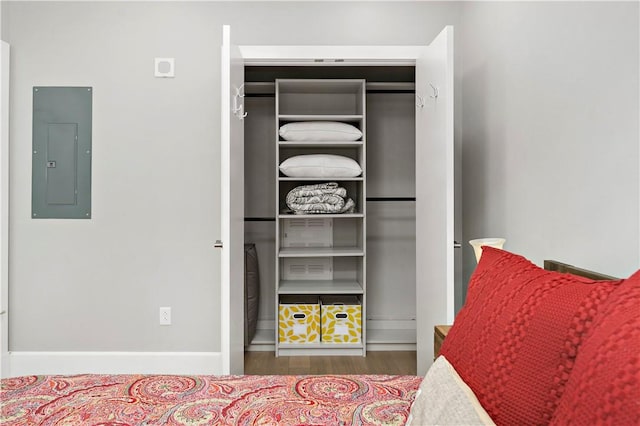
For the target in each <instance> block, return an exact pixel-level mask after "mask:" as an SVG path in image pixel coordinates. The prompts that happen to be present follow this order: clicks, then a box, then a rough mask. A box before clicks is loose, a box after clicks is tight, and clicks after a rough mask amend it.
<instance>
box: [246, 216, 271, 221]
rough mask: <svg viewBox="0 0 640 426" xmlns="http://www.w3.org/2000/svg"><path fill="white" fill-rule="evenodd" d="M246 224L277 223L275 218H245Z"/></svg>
mask: <svg viewBox="0 0 640 426" xmlns="http://www.w3.org/2000/svg"><path fill="white" fill-rule="evenodd" d="M244 221H245V222H275V221H276V218H275V217H245V218H244Z"/></svg>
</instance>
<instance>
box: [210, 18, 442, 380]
mask: <svg viewBox="0 0 640 426" xmlns="http://www.w3.org/2000/svg"><path fill="white" fill-rule="evenodd" d="M427 42H428V40H425V45H424V46H234V45H233V43H232V42H231V28H230V27H228V26H224V27H223V43H222V55H221V97H220V99H221V155H220V167H221V201H222V203H221V222H220V223H221V227H220V236H219V238H220V241H218V242H217V243H216V244H215V246H216V247H218V248H220V249H221V250H220V251H219V253H220V264H221V303H220V309H221V352H220V353H221V371H222V372H223V373H242V371H243V357H242V354H243V352H244V349H245V345H244V344H243V343H244V339H243V323H244V321H243V312H242V306H243V303H244V297H243V290H242V284H241V283H242V282H243V276H244V265H243V264H244V262H243V260H244V256H243V246H244V242H245V241H247V242H253V243H255V244H256V246H257V248H258V252H259V263H260V280H261V290H263V291H262V292H261V295H260V298H261V302H260V308H261V309H260V311H261V312H260V319H261V321H260V324H259V330H258V333H257V334H256V336H255V338H254V339H253V340H252V342H251V345H250V346H249V349H250V350H269V351H273V350H278V351H279V350H280V349H285V350H286V351H283V352H281V353H280V354H281V355H284V354H285V352H287V354H289V353H291V354H294V353H293V352H294V351H296V350H297V349H298V348H302V346H298V343H299V342H288V343H287V344H286V345H284V346H283V347H281V348H278V347H276V338H277V335H276V327H277V321H276V311H277V309H278V308H279V305H281V304H283V303H284V304H287V303H289V302H290V301H289V300H288V299H289V296H312V297H316V296H317V297H322V296H325V295H326V296H340V295H341V294H340V293H341V291H337V292H335V291H334V290H331V291H325V290H327V289H324V290H323V289H322V288H319V287H317V286H316V287H313V289H309V291H308V292H307V291H306V290H307V289H306V288H305V291H301V290H300V288H294V287H291V286H290V285H289V284H293V283H288V282H286V281H291V280H288V279H284V277H283V276H282V275H281V272H282V266H283V258H287V257H288V256H287V252H288V253H289V254H290V253H293V252H295V251H296V250H298V249H294V250H293V251H288V249H289V248H290V247H287V246H286V244H284V239H283V234H282V232H283V229H282V228H283V227H284V226H285V225H284V224H285V223H286V224H287V225H286V226H288V227H289V228H288V229H289V230H288V231H287V232H289V231H294V230H293V228H292V227H291V225H293V221H292V219H295V218H289V217H281V215H282V214H289V213H290V212H286V211H285V208H289V207H291V206H290V205H289V204H287V203H286V201H285V200H286V196H285V195H284V193H285V192H286V193H287V194H288V192H289V191H291V190H293V189H295V188H297V187H298V186H299V185H301V184H305V183H321V182H319V180H318V179H317V177H316V176H313V179H311V182H307V181H301V180H299V176H293V177H294V178H295V179H291V180H289V179H288V178H289V177H290V176H287V175H283V174H282V171H281V170H280V168H279V167H280V165H281V164H280V163H281V161H280V156H281V154H284V156H283V159H287V158H290V157H294V156H296V155H298V154H302V153H304V152H306V151H308V150H309V149H310V148H311V147H307V146H305V147H296V146H289V145H286V144H282V146H281V142H287V141H286V140H282V139H280V138H279V137H280V136H279V130H280V129H279V128H278V127H281V126H282V124H286V123H288V122H291V121H297V120H298V118H300V117H292V116H306V115H310V116H313V115H319V114H316V113H314V112H313V111H311V112H305V111H304V110H303V109H304V108H305V105H306V101H304V102H303V101H300V102H298V101H296V102H294V104H295V105H296V108H294V110H291V111H284V112H283V111H279V110H278V109H277V99H278V90H277V87H276V86H277V85H276V81H294V80H295V81H300V80H305V79H306V80H320V81H330V80H363V83H364V87H365V89H364V93H363V95H364V96H365V99H366V100H365V101H364V102H363V110H362V112H363V113H362V114H359V113H358V112H356V113H349V112H342V111H336V112H329V111H321V112H320V114H327V115H338V116H342V117H338V118H339V119H338V120H336V121H338V122H344V121H351V119H352V118H350V117H344V116H345V115H349V116H352V115H356V116H358V115H362V117H360V118H357V119H358V120H363V122H364V121H365V120H366V125H365V126H364V127H363V128H361V129H360V130H362V131H363V135H364V136H363V138H362V139H361V140H362V145H361V147H356V146H351V147H349V148H346V147H342V148H338V147H328V146H323V147H315V148H312V149H320V150H321V152H319V153H320V154H322V153H324V154H335V153H336V152H335V149H341V150H342V152H343V153H344V154H346V155H344V156H345V157H348V158H351V159H354V160H356V159H357V160H358V161H361V162H362V165H363V167H362V175H361V176H358V177H361V179H359V180H355V179H353V180H347V179H340V181H341V182H338V183H339V184H343V186H344V187H345V189H346V190H347V195H348V197H351V198H353V199H354V200H355V201H356V208H355V209H354V210H353V211H351V212H350V213H348V214H351V215H352V216H341V217H332V218H326V219H323V220H328V219H331V222H332V224H331V225H327V224H322V226H325V225H326V226H329V227H331V226H333V227H335V226H337V227H340V229H341V230H340V232H339V233H337V234H336V232H335V230H336V228H333V229H334V230H333V232H332V233H331V234H324V235H325V236H328V235H331V238H329V239H327V240H326V241H324V240H323V241H324V242H325V243H328V246H327V249H328V250H333V253H332V254H331V255H328V256H317V254H314V255H313V256H306V255H309V254H310V253H311V252H312V251H313V250H317V247H316V248H311V247H307V248H308V249H309V250H308V251H305V253H304V254H305V256H306V257H314V258H315V257H316V256H317V257H318V258H320V257H329V258H333V259H332V260H333V264H332V265H330V267H331V268H332V270H333V272H334V276H333V278H331V279H330V281H333V282H335V281H336V280H342V279H345V280H349V281H351V284H349V286H350V288H349V289H347V290H346V292H347V293H348V294H344V295H345V296H350V297H351V300H352V301H353V300H354V299H353V296H355V298H356V302H355V303H356V304H358V305H360V306H361V310H362V314H363V319H362V329H361V331H360V336H361V338H362V340H363V341H362V342H361V344H360V346H340V347H336V346H337V345H338V343H335V342H332V344H331V345H322V344H321V343H324V342H318V343H314V345H317V347H312V346H306V347H305V348H306V349H304V350H303V351H298V353H300V354H308V353H314V354H315V353H317V354H320V355H322V354H326V355H329V354H331V353H334V352H335V353H341V354H347V353H350V350H352V349H354V350H356V351H357V353H359V354H362V355H366V350H376V349H378V350H390V349H391V350H393V349H401V348H402V345H409V346H408V347H412V345H414V344H415V348H416V351H417V362H418V373H419V374H422V373H423V372H425V371H426V369H427V368H428V367H429V365H430V364H431V362H432V360H433V352H432V349H433V343H432V342H433V327H434V325H436V324H443V323H444V324H446V323H450V322H452V320H453V314H454V250H453V249H454V237H453V230H454V203H453V200H454V185H453V175H454V174H453V163H454V151H453V28H452V27H445V29H443V31H442V32H441V33H440V34H439V35H438V36H437V37H436V38H435V39H434V40H433V41H431V43H427ZM406 72H408V73H409V75H410V76H409V77H408V76H407V74H405V73H406ZM287 84H288V83H287ZM292 84H293V85H294V86H295V85H296V84H297V83H292ZM313 90H314V91H315V90H316V89H313ZM285 91H288V92H290V93H294V92H296V91H299V90H298V89H295V90H293V89H292V88H291V87H289V88H288V89H286V90H285ZM334 95H335V93H334ZM287 96H289V95H287ZM296 96H297V95H296ZM305 96H306V95H305ZM330 99H334V101H330ZM287 102H288V101H287ZM326 102H327V104H326V106H327V107H330V108H337V107H340V108H341V107H343V106H345V105H346V104H343V103H342V102H337V103H336V102H335V96H333V95H332V96H329V97H327V99H326ZM294 104H291V105H294ZM314 104H317V103H314ZM320 104H323V102H320ZM297 107H300V108H301V109H297ZM302 118H308V117H302ZM345 118H346V120H345ZM353 119H354V120H355V119H356V118H353ZM412 142H413V145H412ZM281 148H282V149H283V150H281ZM345 148H346V149H345ZM301 150H303V151H301ZM361 154H364V156H363V157H360V155H361ZM245 171H246V172H245ZM330 180H334V179H330ZM328 181H329V180H328ZM325 183H326V182H325ZM283 197H285V198H283ZM316 216H320V215H316ZM301 219H305V221H306V223H297V225H299V226H303V227H305V226H306V227H309V226H312V225H314V224H310V223H309V221H308V219H314V220H315V216H314V217H313V218H310V217H303V218H301ZM288 222H291V223H288ZM336 223H338V225H336ZM315 225H318V224H317V223H316V224H315ZM343 226H346V228H343ZM358 229H359V231H357V230H358ZM343 230H345V232H343ZM346 230H348V231H346ZM303 231H304V230H303ZM304 232H306V231H304ZM304 232H303V233H304ZM294 233H295V232H294ZM287 238H289V237H287ZM345 238H346V240H345ZM331 239H333V241H331ZM319 241H320V240H319ZM315 243H317V241H315ZM332 244H333V247H331V245H332ZM341 247H342V248H347V247H348V248H349V249H353V248H356V249H359V250H360V252H358V253H356V252H351V253H349V254H348V255H347V256H335V249H336V248H341ZM316 253H317V252H316ZM327 253H328V252H327ZM283 254H284V256H283ZM323 254H324V253H323ZM305 256H300V257H305ZM293 257H296V256H293ZM338 257H341V259H338V260H336V259H337V258H338ZM342 257H344V259H343V258H342ZM347 257H349V258H351V259H349V260H347V259H346V258H347ZM355 259H359V260H355ZM359 262H360V263H359ZM307 267H308V265H307ZM300 270H301V269H300ZM359 271H361V272H359ZM359 274H360V275H359ZM289 278H291V277H289ZM354 282H355V283H356V284H357V286H352V284H353V283H354ZM305 284H307V283H305ZM321 284H326V283H321ZM289 290H291V292H292V293H297V294H287V293H289ZM331 292H333V293H338V294H328V293H331ZM285 296H286V297H285ZM309 300H311V299H309ZM307 302H308V300H307V299H306V298H305V299H304V303H307ZM294 303H295V301H294ZM313 303H315V300H314V302H313ZM313 303H311V304H312V305H313ZM328 303H331V302H328ZM354 306H355V305H354ZM414 318H415V320H414ZM330 333H331V331H330V332H329V334H330ZM350 344H352V343H350ZM292 345H293V346H292ZM341 348H343V349H341ZM309 350H311V351H309ZM279 352H280V351H279Z"/></svg>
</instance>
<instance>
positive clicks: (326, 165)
mask: <svg viewBox="0 0 640 426" xmlns="http://www.w3.org/2000/svg"><path fill="white" fill-rule="evenodd" d="M280 171H281V172H282V173H284V175H285V176H290V177H318V178H335V177H356V176H360V175H361V174H362V168H360V165H359V164H358V162H357V161H355V160H353V159H351V158H349V157H343V156H342V155H332V154H308V155H296V156H295V157H291V158H287V159H286V160H284V161H283V162H282V164H280Z"/></svg>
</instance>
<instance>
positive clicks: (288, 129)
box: [279, 121, 362, 141]
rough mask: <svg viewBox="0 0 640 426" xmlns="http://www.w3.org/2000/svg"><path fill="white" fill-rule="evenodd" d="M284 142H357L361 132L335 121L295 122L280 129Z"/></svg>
mask: <svg viewBox="0 0 640 426" xmlns="http://www.w3.org/2000/svg"><path fill="white" fill-rule="evenodd" d="M279 133H280V136H281V137H282V139H284V140H286V141H357V140H358V139H360V138H361V137H362V132H361V131H360V129H358V128H357V127H355V126H353V125H351V124H347V123H340V122H337V121H297V122H294V123H288V124H285V125H284V126H282V127H280V131H279Z"/></svg>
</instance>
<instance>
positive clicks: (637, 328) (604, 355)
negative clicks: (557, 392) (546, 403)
mask: <svg viewBox="0 0 640 426" xmlns="http://www.w3.org/2000/svg"><path fill="white" fill-rule="evenodd" d="M551 424H553V425H569V424H575V425H596V424H597V425H616V426H624V425H640V271H638V272H636V273H635V274H634V275H632V276H631V277H630V278H629V279H628V280H626V281H625V282H624V283H623V284H622V285H621V286H620V287H619V288H618V289H617V290H616V291H615V292H614V293H613V294H612V295H611V297H609V299H608V300H607V301H606V302H605V303H603V304H602V307H601V309H600V312H598V315H597V316H596V318H595V319H594V322H593V325H592V326H591V331H590V332H589V334H588V335H587V336H586V337H585V340H584V343H583V344H582V346H581V347H580V352H579V353H578V357H577V358H576V363H575V366H574V367H573V371H572V372H571V377H570V378H569V381H568V382H567V385H566V387H565V391H564V394H563V395H562V398H560V403H559V404H558V409H557V410H556V412H555V414H554V416H553V419H552V421H551Z"/></svg>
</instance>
